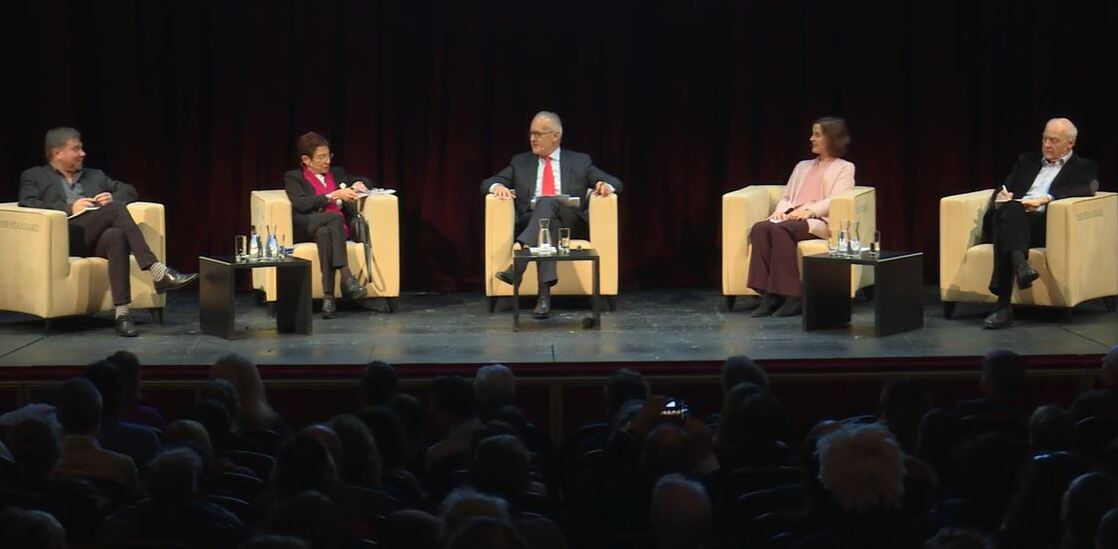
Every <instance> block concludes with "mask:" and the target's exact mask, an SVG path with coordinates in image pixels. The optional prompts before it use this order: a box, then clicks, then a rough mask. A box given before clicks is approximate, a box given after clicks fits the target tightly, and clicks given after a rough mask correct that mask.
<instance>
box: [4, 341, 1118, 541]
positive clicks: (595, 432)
mask: <svg viewBox="0 0 1118 549" xmlns="http://www.w3.org/2000/svg"><path fill="white" fill-rule="evenodd" d="M1115 361H1118V346H1116V347H1115V348H1112V349H1111V350H1110V351H1109V352H1108V353H1107V355H1106V357H1104V359H1103V365H1102V369H1101V375H1102V378H1103V382H1104V388H1103V389H1101V390H1099V391H1092V392H1087V393H1084V394H1083V395H1081V396H1080V397H1079V398H1078V399H1076V403H1075V404H1074V406H1073V408H1072V412H1068V411H1066V410H1064V409H1063V408H1061V407H1059V406H1057V405H1053V404H1046V405H1041V406H1039V407H1035V409H1033V408H1034V407H1032V406H1031V405H1030V404H1031V403H1030V402H1029V401H1028V400H1027V399H1026V398H1025V391H1024V384H1025V365H1024V361H1023V360H1022V358H1021V357H1020V356H1017V355H1016V354H1014V353H1012V352H1009V351H991V352H990V353H988V354H987V355H986V357H985V358H984V360H983V365H982V375H981V381H980V386H981V388H982V391H983V394H984V396H983V397H982V398H980V399H976V400H971V401H964V402H959V403H957V405H956V406H954V411H951V410H950V408H949V409H948V410H947V411H945V410H941V409H931V400H930V398H929V397H928V394H927V393H926V392H925V391H924V389H923V388H922V387H920V386H919V385H918V384H917V383H916V382H915V381H914V380H911V379H907V378H896V379H889V380H887V381H886V382H885V383H884V384H883V386H882V389H881V393H880V401H879V415H878V416H877V421H876V422H869V418H870V416H858V417H856V418H851V419H848V420H843V421H835V420H830V419H828V420H824V421H820V422H818V423H817V424H816V426H815V427H814V428H813V429H812V430H811V432H810V433H809V434H808V435H807V436H806V437H805V438H804V439H803V441H802V442H801V443H799V444H792V445H789V443H788V441H793V442H795V439H788V438H786V437H787V436H790V435H791V436H797V437H798V433H796V432H795V430H794V429H795V427H794V426H790V423H791V422H790V421H789V419H788V414H787V411H786V409H785V407H784V406H783V405H782V403H781V402H780V401H779V400H777V399H776V398H775V397H774V396H772V395H771V394H770V393H769V392H768V387H769V384H770V382H769V379H768V377H767V375H766V374H765V372H764V370H763V369H761V368H760V367H758V366H757V365H756V364H755V363H753V362H752V361H751V360H750V359H749V358H748V357H745V356H735V357H730V358H729V359H727V360H726V361H725V363H724V364H723V365H722V369H721V379H720V382H721V389H722V391H721V392H722V395H723V399H722V414H721V415H720V416H718V418H717V434H715V431H714V430H712V428H711V426H710V425H713V423H712V424H710V425H708V424H706V423H704V422H703V421H701V418H703V417H707V416H699V415H697V414H696V411H695V410H691V412H690V416H687V415H684V416H681V415H679V414H678V413H675V412H674V411H673V409H671V408H668V409H666V403H667V402H668V401H669V400H671V399H668V398H665V397H663V396H660V395H653V394H651V393H650V392H649V384H648V382H647V380H645V379H644V377H643V376H641V375H640V374H638V373H637V372H634V371H632V370H625V369H622V370H618V371H616V372H614V373H613V374H611V375H610V377H609V379H608V380H607V382H606V383H605V387H604V397H605V403H606V408H607V410H608V411H609V413H610V415H609V427H608V428H607V426H606V424H604V423H602V422H592V423H588V424H586V425H585V426H584V427H583V428H581V429H579V431H578V433H579V434H578V435H577V436H576V437H574V438H572V439H569V440H568V441H567V442H565V443H564V448H562V452H560V454H562V455H563V456H565V457H564V458H563V459H559V460H553V459H551V456H552V454H553V450H552V447H551V445H550V444H551V442H550V437H548V436H546V435H544V434H543V433H542V432H541V431H540V430H539V429H537V428H535V427H534V426H533V425H532V424H531V422H530V421H529V419H528V416H527V415H526V414H525V413H524V412H522V411H521V410H519V409H517V408H516V407H515V405H514V401H515V397H516V379H515V376H514V374H513V371H512V370H511V369H510V368H508V367H507V366H504V365H500V364H490V365H485V366H482V367H480V368H478V370H477V372H476V375H475V376H474V378H473V379H465V378H461V377H456V376H449V377H441V378H438V379H436V380H434V381H433V382H432V383H431V384H430V386H429V387H427V388H426V389H427V391H426V393H425V396H427V405H428V407H427V410H426V411H427V414H424V409H423V407H422V406H420V404H419V402H420V401H419V400H418V399H416V398H415V397H413V396H411V395H408V394H406V393H401V392H400V389H399V382H398V379H397V377H396V371H395V369H394V368H393V367H392V366H391V365H388V364H386V363H383V362H373V363H370V364H369V365H367V366H366V367H365V370H364V373H363V374H362V376H361V380H360V383H359V385H360V396H361V400H360V406H361V407H360V409H358V410H353V411H354V412H357V414H356V415H351V414H343V415H339V416H336V417H334V418H333V419H331V420H329V421H328V422H326V423H323V424H315V425H311V426H309V427H306V428H303V429H302V430H300V431H297V432H295V433H294V434H291V435H287V434H286V429H285V426H284V424H283V422H282V421H281V420H280V419H279V418H280V416H279V414H277V413H276V412H275V411H273V410H272V408H271V407H270V406H269V405H268V403H267V399H266V398H265V396H264V395H265V391H264V385H263V382H262V380H261V378H260V373H259V372H258V371H257V369H256V367H255V366H254V365H253V364H252V363H251V362H250V361H248V360H247V359H245V358H243V357H240V356H237V355H229V356H227V357H223V358H222V359H221V360H219V361H218V363H217V364H215V366H214V368H213V370H212V376H213V378H214V379H212V380H211V381H210V382H209V383H207V384H206V385H205V386H204V387H202V388H201V390H200V400H199V402H198V403H197V404H196V405H195V406H194V408H193V410H192V411H191V412H190V416H189V417H191V418H192V419H179V420H177V421H172V422H170V423H169V424H168V423H165V422H164V418H163V416H162V414H160V413H159V412H158V411H156V410H155V409H154V408H152V407H150V406H148V405H146V404H142V400H141V399H140V395H139V390H138V387H139V361H138V360H137V359H136V357H135V355H132V354H130V353H126V352H121V353H117V354H115V355H113V356H112V357H110V359H108V360H105V361H102V362H98V363H96V364H93V365H91V366H90V367H89V368H87V370H86V373H85V376H84V377H83V378H79V379H72V380H69V381H66V382H64V383H62V384H60V385H59V386H58V387H57V388H56V389H55V390H54V391H53V393H52V399H51V402H52V404H53V405H42V406H37V407H34V408H32V407H24V408H22V409H20V410H19V411H17V412H14V413H8V414H5V415H4V420H3V422H0V427H2V429H0V433H2V434H3V435H4V436H3V439H2V440H0V443H3V444H4V448H6V449H7V450H8V453H3V452H0V540H2V541H0V545H3V546H13V547H19V546H29V547H64V546H66V544H67V543H70V544H78V545H84V546H94V545H96V546H106V547H111V546H115V545H135V543H140V542H142V543H148V544H151V543H156V544H158V543H178V544H189V545H192V546H206V547H229V548H233V547H238V546H241V547H250V548H268V547H277V548H301V547H314V548H331V549H332V548H341V549H349V548H353V549H357V548H360V547H369V546H372V545H370V544H372V543H374V542H375V543H379V546H380V547H384V548H385V549H394V548H409V549H410V548H415V549H435V548H439V549H445V548H449V547H456V548H458V547H462V548H465V547H518V548H519V547H524V548H532V549H565V547H566V546H567V545H566V544H567V540H568V539H569V540H571V543H572V546H574V547H596V548H598V549H609V548H613V547H626V548H638V547H639V548H645V547H649V548H651V547H656V548H658V549H683V548H698V547H758V548H762V549H765V548H769V549H773V548H777V547H782V548H790V549H791V548H794V549H811V548H825V547H859V548H870V549H877V548H890V549H892V548H901V547H903V548H909V547H924V548H933V549H990V548H994V547H997V548H998V549H1001V548H1013V549H1019V548H1020V549H1030V548H1042V547H1044V548H1047V547H1061V548H1064V549H1078V548H1090V547H1095V548H1101V547H1107V548H1111V547H1118V478H1116V477H1115V476H1114V475H1115V473H1118V459H1115V457H1116V456H1118V440H1110V439H1111V435H1112V434H1113V433H1110V432H1109V431H1108V430H1107V426H1108V423H1106V421H1107V420H1108V418H1107V417H1105V416H1109V415H1112V412H1111V411H1110V408H1108V406H1110V404H1108V403H1109V402H1110V400H1111V399H1112V398H1118V397H1114V396H1112V395H1111V391H1113V392H1114V394H1118V385H1115V384H1114V383H1113V382H1115V381H1118V379H1112V378H1118V365H1115ZM790 398H794V397H790ZM675 400H678V399H675ZM706 405H708V406H709V403H706ZM715 405H717V403H715ZM709 411H710V410H704V412H709ZM966 416H999V417H986V418H975V419H982V420H1002V419H1004V420H1006V421H1001V422H999V421H988V422H986V423H984V422H979V421H975V420H966V421H960V419H959V418H962V417H966ZM1091 416H1095V417H1098V418H1100V419H1099V420H1096V421H1095V422H1093V423H1092V424H1091V425H1094V427H1095V428H1096V430H1095V431H1092V432H1091V433H1088V434H1089V435H1090V436H1092V437H1093V438H1094V439H1097V440H1094V442H1092V443H1091V444H1093V445H1085V442H1084V439H1083V437H1084V436H1086V435H1085V434H1084V432H1083V428H1084V425H1087V424H1083V425H1080V426H1079V427H1078V428H1077V427H1076V425H1075V423H1074V421H1075V419H1078V418H1080V417H1091ZM583 417H585V416H583ZM795 417H796V420H797V422H799V421H802V414H798V415H797V416H795ZM126 419H135V420H136V421H138V422H140V423H142V424H143V425H139V424H132V423H131V422H128V421H125V420H126ZM170 419H172V420H174V419H176V418H174V417H170ZM834 419H841V418H834ZM1009 420H1013V421H1009ZM154 425H162V426H163V427H164V429H165V433H162V441H161V442H162V444H165V445H166V449H165V450H164V451H163V452H162V453H158V454H157V455H155V456H154V458H153V459H151V461H150V463H149V464H148V466H147V467H144V468H142V469H138V468H137V467H136V463H140V462H142V461H144V460H145V459H149V458H145V457H144V456H145V455H151V454H154V453H156V452H157V451H158V448H159V444H160V443H161V442H160V440H159V438H157V432H156V431H155V430H153V429H152V426H154ZM1015 425H1019V427H1015ZM59 426H60V427H61V428H59ZM1026 426H1027V431H1026V430H1025V427H1026ZM425 427H429V428H430V430H428V429H427V428H425ZM98 437H99V438H100V440H98ZM428 440H429V441H431V443H430V444H429V445H425V441H428ZM1103 446H1105V448H1106V449H1105V450H1103ZM114 449H116V450H117V451H121V452H122V453H117V452H116V451H114ZM424 450H425V452H424ZM421 452H422V453H421ZM124 454H131V455H133V456H135V459H133V458H132V457H129V455H124ZM557 455H558V454H557ZM273 456H274V457H273ZM273 460H274V461H273ZM246 464H249V465H251V467H249V466H246ZM5 466H6V467H5ZM141 470H142V472H143V476H142V477H140V476H139V471H141ZM227 473H235V474H233V475H228V474H227ZM141 478H142V480H143V482H142V483H141V482H140V480H141ZM215 479H220V480H221V482H220V483H219V482H217V481H216V480H215ZM421 481H422V482H421ZM229 483H233V484H229ZM141 487H143V490H142V491H141V489H140V488H141ZM235 487H239V488H243V489H244V491H243V492H242V491H239V490H234V489H233V488H235ZM424 488H426V490H424ZM211 490H212V492H211ZM433 510H438V512H439V513H440V516H434V515H432V514H430V513H431V512H432V511H433ZM106 517H108V518H106ZM239 517H241V518H239ZM252 534H258V535H257V536H256V537H252ZM363 540H368V541H363Z"/></svg>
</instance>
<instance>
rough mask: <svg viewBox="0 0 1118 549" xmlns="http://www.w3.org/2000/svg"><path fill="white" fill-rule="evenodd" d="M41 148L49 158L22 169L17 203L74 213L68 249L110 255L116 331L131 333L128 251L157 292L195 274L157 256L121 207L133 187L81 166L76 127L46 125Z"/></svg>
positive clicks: (133, 196)
mask: <svg viewBox="0 0 1118 549" xmlns="http://www.w3.org/2000/svg"><path fill="white" fill-rule="evenodd" d="M44 148H45V153H46V157H47V163H46V164H44V165H42V166H37V167H34V168H30V169H27V170H24V172H23V173H22V174H20V177H19V205H20V206H23V207H26V208H46V209H51V210H59V211H62V212H66V215H69V216H72V217H71V219H70V255H73V256H97V257H103V258H105V259H108V260H109V287H110V289H111V291H112V294H113V306H114V307H115V318H116V331H117V333H118V334H120V335H122V336H126V337H135V336H136V335H137V332H136V324H135V322H134V321H133V320H132V316H131V315H130V314H129V310H128V304H129V302H131V301H132V289H131V285H130V283H129V278H128V269H129V263H128V255H129V254H132V255H135V256H136V262H137V263H139V265H140V268H141V269H143V270H145V271H148V272H150V273H151V279H152V281H153V282H154V283H155V289H156V291H158V292H160V293H162V292H166V291H167V290H174V289H178V288H181V287H183V286H185V285H187V284H189V283H190V282H193V281H194V279H195V278H197V277H198V275H197V274H189V275H184V274H180V273H178V272H176V271H175V270H174V269H171V268H169V267H167V266H166V265H164V264H163V263H161V262H160V261H159V259H158V258H156V257H155V254H154V253H152V251H151V248H149V247H148V245H147V242H145V241H144V236H143V234H142V233H141V232H140V229H139V227H137V226H136V222H135V221H133V220H132V216H131V215H129V213H128V209H127V208H126V207H125V206H126V205H127V204H128V203H129V202H135V201H136V198H137V195H136V188H135V187H133V186H132V185H129V184H127V183H124V182H122V181H117V180H115V179H113V178H111V177H109V176H107V175H105V172H102V171H101V170H95V169H92V168H87V169H83V166H82V164H83V162H84V161H85V150H84V149H83V148H82V136H81V134H80V133H78V131H77V130H75V129H73V128H54V129H52V130H50V131H48V132H47V136H46V142H45V144H44Z"/></svg>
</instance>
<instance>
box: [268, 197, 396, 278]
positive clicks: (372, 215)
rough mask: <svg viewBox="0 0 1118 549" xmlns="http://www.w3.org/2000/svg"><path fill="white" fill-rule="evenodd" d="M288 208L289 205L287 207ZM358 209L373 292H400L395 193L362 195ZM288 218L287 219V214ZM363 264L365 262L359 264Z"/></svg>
mask: <svg viewBox="0 0 1118 549" xmlns="http://www.w3.org/2000/svg"><path fill="white" fill-rule="evenodd" d="M288 211H289V212H290V208H288ZM361 213H362V214H363V215H364V216H365V219H366V220H367V221H368V223H369V234H370V236H371V240H372V242H371V245H372V249H373V271H374V272H373V273H370V281H371V284H372V285H373V290H371V291H375V292H376V295H380V296H386V297H395V296H399V295H400V206H399V199H397V198H396V195H394V194H380V195H372V196H370V197H368V198H366V199H365V204H364V207H363V208H362V209H361ZM288 215H289V217H288V218H289V219H290V214H288ZM362 268H364V266H362Z"/></svg>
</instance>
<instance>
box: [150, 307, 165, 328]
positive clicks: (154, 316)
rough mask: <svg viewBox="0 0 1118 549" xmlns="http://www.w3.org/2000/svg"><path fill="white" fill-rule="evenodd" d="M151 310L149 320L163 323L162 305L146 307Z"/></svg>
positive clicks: (159, 323)
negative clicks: (151, 307)
mask: <svg viewBox="0 0 1118 549" xmlns="http://www.w3.org/2000/svg"><path fill="white" fill-rule="evenodd" d="M148 310H149V311H151V321H152V322H154V323H156V324H158V325H160V326H162V325H163V307H156V308H154V309H148Z"/></svg>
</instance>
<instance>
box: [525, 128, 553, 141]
mask: <svg viewBox="0 0 1118 549" xmlns="http://www.w3.org/2000/svg"><path fill="white" fill-rule="evenodd" d="M549 133H559V130H551V131H549V132H528V137H530V138H532V139H537V138H540V137H543V136H545V135H547V134H549Z"/></svg>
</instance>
